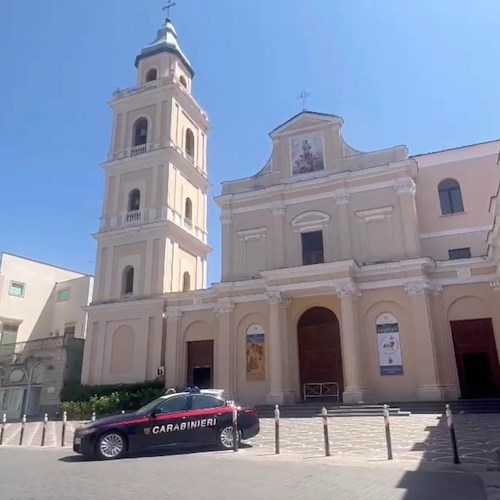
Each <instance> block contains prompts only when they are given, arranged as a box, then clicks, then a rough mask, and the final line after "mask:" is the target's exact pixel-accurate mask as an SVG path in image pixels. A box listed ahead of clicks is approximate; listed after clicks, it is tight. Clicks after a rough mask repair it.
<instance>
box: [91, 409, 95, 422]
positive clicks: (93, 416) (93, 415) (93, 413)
mask: <svg viewBox="0 0 500 500" xmlns="http://www.w3.org/2000/svg"><path fill="white" fill-rule="evenodd" d="M90 420H91V421H92V422H95V411H94V412H92V418H91V419H90Z"/></svg>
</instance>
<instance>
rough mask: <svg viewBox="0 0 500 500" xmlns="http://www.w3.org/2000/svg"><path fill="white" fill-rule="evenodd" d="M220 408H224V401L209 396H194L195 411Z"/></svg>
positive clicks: (193, 406)
mask: <svg viewBox="0 0 500 500" xmlns="http://www.w3.org/2000/svg"><path fill="white" fill-rule="evenodd" d="M219 406H224V401H223V400H222V399H218V398H214V397H213V396H207V395H205V394H200V395H199V396H193V403H192V409H193V410H203V409H204V408H218V407H219Z"/></svg>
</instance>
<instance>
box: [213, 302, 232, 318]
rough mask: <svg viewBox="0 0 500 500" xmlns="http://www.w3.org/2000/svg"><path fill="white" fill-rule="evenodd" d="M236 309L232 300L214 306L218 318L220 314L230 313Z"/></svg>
mask: <svg viewBox="0 0 500 500" xmlns="http://www.w3.org/2000/svg"><path fill="white" fill-rule="evenodd" d="M233 309H234V302H232V301H230V300H224V301H220V302H217V304H215V306H214V311H215V314H216V315H217V316H219V315H220V314H227V313H230V312H231V311H232V310H233Z"/></svg>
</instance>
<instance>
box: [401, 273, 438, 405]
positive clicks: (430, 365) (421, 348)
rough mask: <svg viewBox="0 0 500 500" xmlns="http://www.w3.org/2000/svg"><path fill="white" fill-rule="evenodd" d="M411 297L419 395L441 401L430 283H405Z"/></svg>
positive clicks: (421, 397)
mask: <svg viewBox="0 0 500 500" xmlns="http://www.w3.org/2000/svg"><path fill="white" fill-rule="evenodd" d="M405 290H406V292H407V293H408V294H409V297H410V308H411V312H412V316H413V333H412V337H413V339H414V352H415V366H416V368H417V378H418V390H417V395H418V398H419V399H420V400H423V401H440V400H442V399H443V394H442V391H441V387H440V386H439V383H438V372H437V359H436V358H437V356H436V347H435V343H434V338H433V332H432V322H431V317H430V307H429V292H430V291H431V286H430V284H429V283H428V282H427V281H425V280H423V281H419V282H414V283H408V284H407V285H405Z"/></svg>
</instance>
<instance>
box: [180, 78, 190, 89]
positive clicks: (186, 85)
mask: <svg viewBox="0 0 500 500" xmlns="http://www.w3.org/2000/svg"><path fill="white" fill-rule="evenodd" d="M179 82H181V85H182V86H183V87H184V88H185V89H187V88H188V84H187V82H186V79H185V78H184V77H183V76H182V75H181V76H180V78H179Z"/></svg>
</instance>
